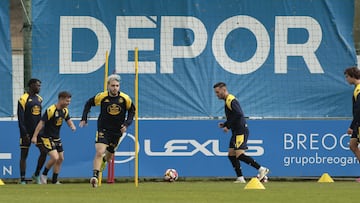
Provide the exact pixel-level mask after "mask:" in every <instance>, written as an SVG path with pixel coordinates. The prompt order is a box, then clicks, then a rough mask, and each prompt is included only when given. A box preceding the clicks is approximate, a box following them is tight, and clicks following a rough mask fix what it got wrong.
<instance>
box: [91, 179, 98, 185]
mask: <svg viewBox="0 0 360 203" xmlns="http://www.w3.org/2000/svg"><path fill="white" fill-rule="evenodd" d="M90 184H91V185H92V187H97V186H98V179H97V178H96V177H92V178H90Z"/></svg>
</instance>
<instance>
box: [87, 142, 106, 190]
mask: <svg viewBox="0 0 360 203" xmlns="http://www.w3.org/2000/svg"><path fill="white" fill-rule="evenodd" d="M106 147H107V145H106V144H104V143H96V144H95V151H96V152H95V157H94V161H93V176H92V178H91V179H90V183H91V185H92V186H93V187H97V184H98V181H99V180H98V178H99V172H100V167H101V164H102V162H103V156H104V153H105V151H106Z"/></svg>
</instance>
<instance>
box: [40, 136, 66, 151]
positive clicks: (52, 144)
mask: <svg viewBox="0 0 360 203" xmlns="http://www.w3.org/2000/svg"><path fill="white" fill-rule="evenodd" d="M38 143H39V144H38V146H39V148H40V149H41V150H42V151H44V152H46V153H49V152H50V151H53V150H56V151H57V152H59V153H60V152H63V151H64V149H63V146H62V142H61V139H60V138H57V139H53V138H52V137H39V139H38Z"/></svg>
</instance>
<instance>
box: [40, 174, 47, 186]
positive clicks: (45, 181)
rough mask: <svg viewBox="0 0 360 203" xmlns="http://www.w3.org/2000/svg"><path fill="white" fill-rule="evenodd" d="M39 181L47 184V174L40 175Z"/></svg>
mask: <svg viewBox="0 0 360 203" xmlns="http://www.w3.org/2000/svg"><path fill="white" fill-rule="evenodd" d="M40 183H41V184H47V176H46V175H43V174H41V175H40Z"/></svg>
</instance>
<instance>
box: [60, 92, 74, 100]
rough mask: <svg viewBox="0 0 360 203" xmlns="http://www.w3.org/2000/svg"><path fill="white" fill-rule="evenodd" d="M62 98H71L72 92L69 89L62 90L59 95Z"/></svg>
mask: <svg viewBox="0 0 360 203" xmlns="http://www.w3.org/2000/svg"><path fill="white" fill-rule="evenodd" d="M60 98H71V93H70V92H67V91H62V92H60V93H59V95H58V99H60Z"/></svg>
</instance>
